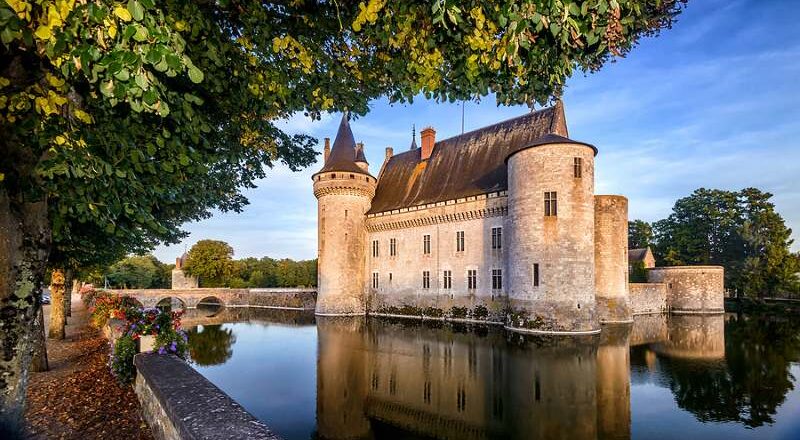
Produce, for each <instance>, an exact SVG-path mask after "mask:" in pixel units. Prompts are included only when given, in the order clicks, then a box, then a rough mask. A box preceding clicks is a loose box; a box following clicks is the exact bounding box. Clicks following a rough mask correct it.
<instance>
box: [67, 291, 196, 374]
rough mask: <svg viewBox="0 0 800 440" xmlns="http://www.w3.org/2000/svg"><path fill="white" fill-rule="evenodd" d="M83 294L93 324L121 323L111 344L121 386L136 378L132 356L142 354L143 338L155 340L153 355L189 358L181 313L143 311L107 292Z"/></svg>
mask: <svg viewBox="0 0 800 440" xmlns="http://www.w3.org/2000/svg"><path fill="white" fill-rule="evenodd" d="M81 295H82V297H83V298H84V300H85V301H86V298H87V297H88V298H90V299H89V300H88V302H89V303H90V304H91V305H90V308H89V310H90V312H91V323H92V325H93V326H95V327H97V328H102V327H103V326H105V325H106V324H108V322H109V320H110V319H111V318H114V319H117V320H120V321H121V322H122V325H121V326H120V328H119V329H118V330H119V332H118V333H119V334H121V336H120V337H119V338H117V339H116V341H111V344H112V347H111V362H110V366H111V372H112V373H113V374H114V376H115V377H116V378H117V380H119V381H120V382H122V383H131V382H132V381H133V379H134V378H135V377H136V370H135V368H134V366H133V356H134V355H136V353H138V352H139V351H140V347H141V346H142V344H141V339H142V338H153V339H154V342H153V344H152V346H153V350H152V351H153V352H154V353H158V354H174V355H176V356H178V357H180V358H181V359H186V357H187V356H186V355H187V351H188V350H187V347H188V345H187V336H186V332H184V331H183V330H181V315H182V314H183V312H182V311H178V312H173V311H167V310H161V309H158V308H144V307H139V306H137V305H136V303H135V301H133V300H132V299H131V298H127V297H121V296H119V295H114V294H110V293H108V292H105V291H95V290H94V289H89V290H87V291H86V295H84V292H83V290H82V291H81Z"/></svg>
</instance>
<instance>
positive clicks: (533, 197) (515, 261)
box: [507, 144, 600, 332]
mask: <svg viewBox="0 0 800 440" xmlns="http://www.w3.org/2000/svg"><path fill="white" fill-rule="evenodd" d="M575 158H579V159H581V161H582V164H583V165H582V176H581V177H577V178H576V177H574V171H573V169H574V168H573V167H574V163H575V162H574V159H575ZM553 191H555V192H556V193H557V199H558V215H557V216H545V212H544V193H545V192H553ZM507 223H508V226H509V228H508V229H509V237H508V241H507V242H508V243H509V254H508V258H509V261H510V262H511V264H510V265H509V272H510V277H509V282H508V288H507V291H508V296H509V301H510V304H511V307H512V308H513V309H514V310H515V311H518V312H519V313H520V314H526V315H528V316H527V318H524V317H523V318H522V319H521V321H522V322H525V324H523V325H524V326H525V327H526V329H527V330H535V331H547V332H598V331H600V326H599V322H598V319H597V316H596V313H595V285H594V271H595V264H594V249H595V247H594V150H592V149H591V148H589V147H587V146H584V145H575V144H551V145H542V146H538V147H535V148H529V149H526V150H522V151H520V152H518V153H516V154H514V155H512V156H511V157H509V158H508V219H507ZM535 264H538V267H539V285H538V286H536V285H535V283H534V280H533V278H534V277H533V273H534V265H535ZM513 326H514V327H518V326H519V324H518V322H514V323H513Z"/></svg>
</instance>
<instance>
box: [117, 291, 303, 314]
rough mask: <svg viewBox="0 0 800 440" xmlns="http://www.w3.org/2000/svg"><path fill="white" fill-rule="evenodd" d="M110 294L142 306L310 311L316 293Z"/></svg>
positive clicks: (126, 292)
mask: <svg viewBox="0 0 800 440" xmlns="http://www.w3.org/2000/svg"><path fill="white" fill-rule="evenodd" d="M109 292H111V293H115V294H117V295H121V296H126V297H130V298H133V299H135V300H136V301H137V302H139V303H140V304H141V305H142V306H144V307H155V306H157V305H158V304H173V305H174V304H175V302H177V303H178V304H179V305H180V306H183V307H184V308H186V309H195V308H197V306H198V305H221V306H224V307H261V308H274V309H289V310H313V309H314V305H315V304H316V298H317V290H316V289H314V288H300V287H298V288H288V287H286V288H273V289H225V288H197V289H120V290H109Z"/></svg>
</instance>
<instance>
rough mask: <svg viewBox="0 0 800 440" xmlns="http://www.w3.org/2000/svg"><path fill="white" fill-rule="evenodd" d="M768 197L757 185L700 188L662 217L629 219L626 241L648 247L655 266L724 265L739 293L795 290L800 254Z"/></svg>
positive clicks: (727, 282) (728, 284) (728, 279)
mask: <svg viewBox="0 0 800 440" xmlns="http://www.w3.org/2000/svg"><path fill="white" fill-rule="evenodd" d="M771 198H772V194H770V193H766V192H762V191H760V190H758V189H756V188H745V189H743V190H741V191H724V190H716V189H705V188H700V189H697V190H695V191H694V192H693V193H692V194H691V195H690V196H688V197H684V198H682V199H679V200H678V201H677V202H675V206H674V207H673V208H672V213H671V214H670V215H669V217H667V218H665V219H663V220H659V221H656V222H654V223H652V224H650V223H647V222H645V221H642V220H633V221H631V222H629V225H628V243H629V246H630V247H631V248H643V247H648V246H649V247H650V248H651V249H652V250H653V254H654V255H655V258H656V264H657V265H659V266H680V265H720V266H723V267H724V268H725V285H726V287H727V288H728V289H731V290H733V291H734V292H736V293H737V294H738V295H744V296H749V297H755V298H761V297H765V296H766V297H770V296H781V295H787V294H790V295H797V294H800V279H799V278H798V273H800V254H798V253H792V252H791V245H792V243H793V240H792V239H791V238H790V237H791V234H792V230H791V229H789V228H787V227H786V224H785V222H784V220H783V218H782V217H781V216H780V214H778V212H777V211H776V210H775V205H774V204H773V203H772V202H771V201H770V199H771Z"/></svg>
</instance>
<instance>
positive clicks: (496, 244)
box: [492, 228, 503, 249]
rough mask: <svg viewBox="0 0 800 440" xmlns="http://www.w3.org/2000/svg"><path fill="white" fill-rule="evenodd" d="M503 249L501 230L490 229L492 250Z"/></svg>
mask: <svg viewBox="0 0 800 440" xmlns="http://www.w3.org/2000/svg"><path fill="white" fill-rule="evenodd" d="M502 248H503V228H492V249H502Z"/></svg>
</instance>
